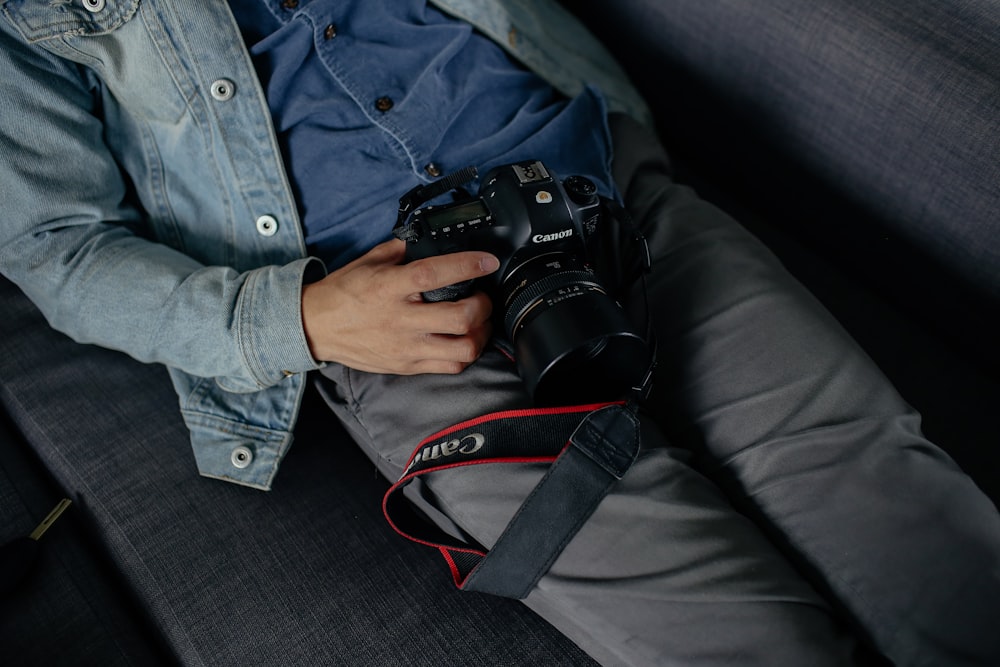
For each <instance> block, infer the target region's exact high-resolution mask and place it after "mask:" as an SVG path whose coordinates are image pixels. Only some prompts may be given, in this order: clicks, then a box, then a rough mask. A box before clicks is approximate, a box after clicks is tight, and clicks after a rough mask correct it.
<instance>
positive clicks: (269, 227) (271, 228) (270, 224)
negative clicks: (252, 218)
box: [256, 215, 278, 236]
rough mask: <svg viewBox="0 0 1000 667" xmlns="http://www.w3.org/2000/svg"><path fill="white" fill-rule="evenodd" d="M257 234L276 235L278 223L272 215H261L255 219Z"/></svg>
mask: <svg viewBox="0 0 1000 667" xmlns="http://www.w3.org/2000/svg"><path fill="white" fill-rule="evenodd" d="M256 224H257V233H258V234H260V235H261V236H274V235H275V234H277V233H278V221H277V220H276V219H275V218H274V216H273V215H262V216H260V217H259V218H257V223H256Z"/></svg>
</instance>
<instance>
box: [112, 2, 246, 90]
mask: <svg viewBox="0 0 1000 667" xmlns="http://www.w3.org/2000/svg"><path fill="white" fill-rule="evenodd" d="M92 1H98V0H92ZM234 93H236V84H235V83H233V82H232V81H230V80H229V79H216V80H215V81H213V82H212V97H214V98H215V99H216V100H218V101H219V102H225V101H226V100H228V99H231V98H232V96H233V94H234Z"/></svg>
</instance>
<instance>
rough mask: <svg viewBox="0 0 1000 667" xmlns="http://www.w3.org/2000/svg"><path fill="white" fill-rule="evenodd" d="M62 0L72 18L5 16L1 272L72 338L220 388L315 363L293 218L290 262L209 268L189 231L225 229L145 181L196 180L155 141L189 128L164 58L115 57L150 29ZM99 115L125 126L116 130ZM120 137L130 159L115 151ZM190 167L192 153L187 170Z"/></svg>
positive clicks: (252, 383) (31, 12)
mask: <svg viewBox="0 0 1000 667" xmlns="http://www.w3.org/2000/svg"><path fill="white" fill-rule="evenodd" d="M73 4H74V5H75V6H76V9H75V12H74V11H72V10H69V9H66V10H64V11H62V12H58V11H56V10H53V9H52V7H54V6H55V5H56V3H25V2H17V1H16V0H11V1H10V2H6V3H4V6H3V10H4V12H5V14H6V17H5V20H0V24H2V26H0V40H2V43H0V70H2V71H3V72H4V75H3V77H2V78H0V106H2V108H3V111H2V113H0V193H2V200H3V202H4V204H5V215H4V222H3V224H2V225H0V269H2V272H3V274H4V275H5V276H7V277H8V278H10V279H11V280H13V281H14V282H15V283H17V284H18V285H19V286H20V287H21V288H22V289H23V290H24V291H25V292H26V293H27V294H28V296H29V297H30V298H31V299H32V300H33V301H34V302H35V304H36V305H38V307H39V308H40V309H41V310H42V311H43V313H44V314H45V316H46V317H47V318H48V320H49V321H50V323H51V324H52V325H53V326H54V327H55V328H57V329H59V330H61V331H63V332H65V333H67V334H69V335H70V336H72V337H73V338H75V339H76V340H78V341H82V342H93V343H98V344H100V345H103V346H105V347H110V348H114V349H118V350H122V351H125V352H127V353H128V354H130V355H132V356H133V357H135V358H137V359H139V360H142V361H147V362H161V363H164V364H166V365H168V366H171V367H173V368H177V369H181V370H184V371H186V372H188V373H190V374H193V375H196V376H201V377H206V378H216V379H217V381H218V383H219V384H220V385H222V386H224V387H226V388H227V389H229V390H235V391H254V390H258V389H260V388H263V387H268V386H271V385H274V384H275V383H277V382H280V381H281V380H283V379H284V378H285V377H286V375H287V374H288V373H294V372H301V371H306V370H309V369H312V368H315V367H316V363H315V362H314V360H313V359H312V357H311V355H310V354H309V350H308V346H307V344H306V341H305V338H304V334H303V331H302V326H301V315H300V312H299V307H300V297H299V293H300V290H301V285H302V282H303V280H304V279H307V278H306V274H307V273H310V272H319V273H321V272H322V267H321V266H320V265H319V263H318V262H316V263H312V262H310V261H309V260H306V259H304V258H303V257H304V250H303V249H302V243H301V239H300V238H298V236H297V235H296V234H295V231H294V230H295V228H296V227H297V225H296V224H295V221H294V219H293V218H292V216H293V213H286V215H285V217H286V219H287V220H286V224H285V225H283V226H284V227H287V228H288V229H287V230H284V229H283V230H282V231H283V232H284V233H285V234H286V235H287V236H289V237H290V238H291V239H292V241H291V245H292V247H293V251H292V252H286V253H283V254H284V256H280V257H274V258H272V259H278V260H287V261H281V262H280V263H278V262H274V263H265V264H263V265H255V264H254V262H253V261H252V260H248V261H243V262H240V261H238V260H239V258H235V257H231V258H229V259H232V260H237V261H229V262H219V261H214V260H218V259H220V258H219V257H217V256H213V255H212V253H211V252H207V251H206V248H202V247H198V246H197V245H196V244H197V243H198V241H199V240H198V237H197V230H195V229H193V226H194V225H196V224H199V222H200V224H203V226H204V228H205V229H206V232H205V233H204V236H205V241H207V242H211V241H212V240H213V239H212V235H211V234H210V233H208V232H207V229H208V228H209V227H219V228H223V229H224V228H226V227H227V226H229V223H227V222H221V221H218V220H216V221H197V220H195V221H192V220H179V218H180V216H181V215H182V213H181V212H180V211H176V210H174V207H173V201H172V200H171V196H170V195H169V193H167V192H166V191H167V189H166V188H159V189H158V188H157V187H156V183H155V179H157V178H158V179H159V180H160V181H168V182H169V184H170V186H171V187H174V188H176V187H178V186H183V187H186V188H191V187H193V186H192V185H190V183H189V182H188V181H189V179H185V178H183V177H179V176H172V175H171V174H170V170H171V168H172V167H171V166H170V165H162V161H163V159H164V156H162V155H160V154H158V153H159V147H160V146H161V145H163V144H164V142H163V140H162V139H161V138H159V137H156V138H155V139H154V138H153V136H154V135H157V134H159V135H165V134H169V132H171V131H176V132H180V129H181V126H182V125H183V124H185V123H188V124H194V121H197V119H194V120H191V119H190V117H191V116H192V115H193V114H194V113H196V112H197V107H196V106H195V105H193V104H192V102H191V100H190V98H188V99H185V96H184V94H183V90H182V88H181V87H179V86H178V85H177V84H176V82H175V81H173V80H172V79H173V78H174V77H175V76H176V75H174V74H173V73H169V72H168V68H167V66H166V63H165V62H163V61H162V60H160V61H156V62H148V61H149V60H152V59H144V58H143V56H142V52H141V51H139V50H133V51H132V52H130V53H129V52H128V51H127V50H125V51H124V52H125V53H128V55H127V56H125V60H124V61H120V60H115V59H114V58H112V57H110V54H111V53H112V49H113V48H115V47H118V48H123V47H125V46H127V45H128V42H129V41H130V40H131V41H136V40H139V39H144V40H147V41H150V42H151V43H155V40H152V39H151V38H150V35H151V34H152V30H151V28H150V26H151V21H150V20H148V19H147V17H139V16H136V11H137V10H136V7H137V4H138V3H137V2H119V3H114V2H108V3H107V9H106V10H105V13H104V14H103V15H101V16H99V17H97V20H95V18H94V17H92V16H91V15H88V14H87V13H85V12H84V11H83V9H82V5H83V3H73ZM32 5H35V6H39V5H41V6H44V9H42V10H37V9H33V7H32ZM144 19H145V20H144ZM142 20H144V22H143V24H142V25H140V21H142ZM102 21H103V22H102ZM15 26H16V28H15ZM29 31H30V32H29ZM19 33H20V34H19ZM25 33H27V34H25ZM39 45H45V46H46V47H47V48H39ZM53 51H56V52H60V51H61V52H62V53H65V54H66V55H67V56H68V58H67V57H57V56H56V55H55V54H54V53H53ZM60 55H62V54H60ZM82 65H86V66H87V67H86V68H85V67H83V66H82ZM129 68H131V70H130V71H126V70H128V69H129ZM101 69H105V70H113V71H108V73H107V75H105V76H102V77H101V79H100V81H99V80H98V79H97V78H96V77H95V76H94V75H93V74H92V72H93V71H95V70H101ZM163 74H170V75H171V78H170V79H165V80H166V82H167V84H168V85H166V86H164V85H163V82H162V81H160V80H158V79H157V77H158V76H160V75H163ZM112 88H114V89H112ZM140 98H145V100H142V99H140ZM140 102H141V103H140ZM106 116H114V117H115V118H117V119H118V120H120V121H121V122H120V123H117V124H115V125H114V127H115V128H121V130H120V134H118V135H117V136H113V133H112V131H110V130H108V129H107V128H110V127H112V125H111V124H107V125H105V123H104V119H103V118H102V117H106ZM116 132H119V130H116ZM126 143H127V144H128V145H129V148H128V150H126V149H123V148H120V149H119V150H114V147H115V145H116V144H117V145H118V146H124V145H125V144H126ZM137 147H142V149H141V150H136V148H137ZM198 159H199V156H198V152H196V151H190V152H189V155H188V161H189V162H191V161H196V160H198ZM123 162H131V163H133V164H137V165H142V166H141V171H144V172H145V174H146V175H148V176H149V177H150V180H151V181H152V182H153V184H152V185H149V184H146V183H137V182H130V181H129V180H127V178H126V176H124V175H123V173H125V172H123V170H122V169H121V166H122V163H123ZM158 162H159V163H160V164H158ZM173 168H176V167H173ZM184 168H187V167H184ZM195 171H197V170H195ZM133 173H134V170H133ZM206 185H207V184H206ZM220 191H221V192H224V191H225V189H222V190H220ZM216 198H218V199H224V198H225V197H224V196H220V197H216ZM173 199H177V198H176V197H174V198H173ZM201 199H204V197H202V198H201ZM140 204H141V205H140ZM226 208H227V207H224V206H217V207H215V210H212V209H210V208H207V209H206V210H205V211H204V213H203V214H204V215H205V216H220V217H225V216H231V215H232V212H233V211H234V210H235V207H232V206H230V207H228V208H229V210H226ZM272 224H276V223H272ZM220 240H221V239H220ZM275 254H279V255H280V254H282V253H275ZM240 264H243V265H244V266H243V267H240V268H230V267H239V265H240Z"/></svg>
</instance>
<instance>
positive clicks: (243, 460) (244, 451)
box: [229, 445, 253, 470]
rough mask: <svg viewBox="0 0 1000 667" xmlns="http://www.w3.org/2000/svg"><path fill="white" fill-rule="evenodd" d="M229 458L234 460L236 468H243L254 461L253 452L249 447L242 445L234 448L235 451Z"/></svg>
mask: <svg viewBox="0 0 1000 667" xmlns="http://www.w3.org/2000/svg"><path fill="white" fill-rule="evenodd" d="M229 460H230V461H232V463H233V467H234V468H239V469H240V470H243V469H244V468H246V467H247V466H249V465H250V463H251V462H252V461H253V452H252V451H250V448H249V447H244V446H243V445H240V446H239V447H237V448H235V449H234V450H233V453H232V454H231V455H230V456H229Z"/></svg>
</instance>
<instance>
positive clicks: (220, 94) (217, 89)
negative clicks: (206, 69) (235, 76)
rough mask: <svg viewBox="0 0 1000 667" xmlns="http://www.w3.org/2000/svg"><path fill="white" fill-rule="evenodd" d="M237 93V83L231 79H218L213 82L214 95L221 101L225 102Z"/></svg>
mask: <svg viewBox="0 0 1000 667" xmlns="http://www.w3.org/2000/svg"><path fill="white" fill-rule="evenodd" d="M234 94H236V84H235V83H233V82H232V81H230V80H229V79H216V80H215V81H213V82H212V97H214V98H215V99H217V100H218V101H219V102H225V101H226V100H228V99H231V98H232V96H233V95H234Z"/></svg>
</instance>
